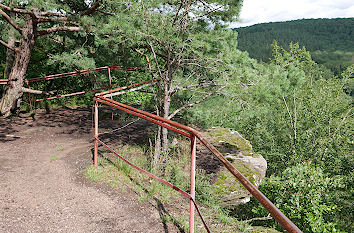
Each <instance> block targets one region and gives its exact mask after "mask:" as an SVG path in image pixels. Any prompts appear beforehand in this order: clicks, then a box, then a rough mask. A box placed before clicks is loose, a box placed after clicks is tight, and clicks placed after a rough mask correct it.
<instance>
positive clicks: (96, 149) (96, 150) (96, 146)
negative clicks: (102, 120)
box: [93, 101, 98, 167]
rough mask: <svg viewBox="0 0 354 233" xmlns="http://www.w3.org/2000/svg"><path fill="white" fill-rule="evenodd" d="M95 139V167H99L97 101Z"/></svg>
mask: <svg viewBox="0 0 354 233" xmlns="http://www.w3.org/2000/svg"><path fill="white" fill-rule="evenodd" d="M94 137H95V145H94V146H95V148H94V154H93V163H94V165H95V167H97V153H98V142H97V138H98V102H97V101H95V132H94Z"/></svg>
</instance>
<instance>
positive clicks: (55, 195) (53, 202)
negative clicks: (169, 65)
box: [0, 108, 183, 232]
mask: <svg viewBox="0 0 354 233" xmlns="http://www.w3.org/2000/svg"><path fill="white" fill-rule="evenodd" d="M103 127H104V126H103ZM107 127H108V126H107ZM129 130H130V131H128V132H125V136H127V137H128V139H129V140H131V139H135V140H137V141H139V140H140V141H141V137H142V134H141V132H140V131H144V129H140V131H139V129H137V128H135V129H134V128H130V127H129ZM92 148H93V137H92V112H91V110H90V109H86V108H75V109H74V108H59V109H56V110H53V111H52V112H51V113H50V114H45V113H39V114H37V115H36V116H35V120H34V119H33V118H32V117H30V116H24V117H21V118H19V117H13V118H11V119H0V232H183V230H182V229H181V228H180V227H179V226H175V225H173V224H172V223H164V221H163V219H162V217H160V216H162V215H161V211H162V210H164V208H163V206H159V207H156V206H154V205H151V204H149V203H147V202H142V203H139V202H138V196H137V194H135V193H134V192H133V191H131V190H126V191H124V192H123V191H121V190H120V189H112V188H110V187H109V186H107V185H103V184H99V183H93V182H91V181H89V180H88V179H86V178H85V177H84V174H83V173H82V170H83V169H84V168H85V167H87V166H88V165H90V164H91V163H92Z"/></svg>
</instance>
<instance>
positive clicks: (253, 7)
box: [232, 0, 354, 27]
mask: <svg viewBox="0 0 354 233" xmlns="http://www.w3.org/2000/svg"><path fill="white" fill-rule="evenodd" d="M349 17H354V1H353V0H297V1H294V0H283V1H282V0H244V3H243V7H242V9H241V15H240V19H241V22H237V23H233V24H232V27H244V26H249V25H253V24H257V23H267V22H278V21H287V20H295V19H304V18H306V19H307V18H349Z"/></svg>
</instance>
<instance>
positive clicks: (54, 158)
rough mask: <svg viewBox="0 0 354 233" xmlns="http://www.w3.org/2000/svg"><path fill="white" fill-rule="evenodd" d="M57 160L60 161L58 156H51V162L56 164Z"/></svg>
mask: <svg viewBox="0 0 354 233" xmlns="http://www.w3.org/2000/svg"><path fill="white" fill-rule="evenodd" d="M57 159H58V157H57V155H51V156H50V161H51V162H54V161H55V160H57Z"/></svg>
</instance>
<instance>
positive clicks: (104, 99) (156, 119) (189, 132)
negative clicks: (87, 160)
mask: <svg viewBox="0 0 354 233" xmlns="http://www.w3.org/2000/svg"><path fill="white" fill-rule="evenodd" d="M158 81H159V80H157V79H154V80H150V81H147V82H143V83H137V84H133V85H130V86H126V87H119V88H116V89H113V90H109V91H106V92H103V93H98V94H96V95H95V97H94V101H95V114H94V115H95V117H94V119H95V120H94V121H95V129H94V138H95V141H94V165H95V166H97V154H98V143H100V144H102V145H103V146H104V147H106V148H107V149H108V150H110V151H111V152H112V153H114V154H115V155H117V156H118V157H119V158H121V159H123V160H124V161H125V162H126V163H128V164H129V165H130V166H133V167H134V168H136V169H137V170H139V171H141V172H143V173H145V174H146V175H149V176H150V177H152V178H154V179H156V180H158V181H160V182H162V183H164V184H166V185H167V186H169V187H171V188H173V189H175V190H176V191H178V192H179V193H181V194H182V195H184V196H186V197H188V198H189V199H190V221H189V224H190V232H191V233H193V232H194V214H195V208H196V210H197V212H198V214H199V216H200V217H201V219H202V222H203V224H204V227H205V228H206V230H207V231H208V232H210V231H209V229H208V227H207V225H206V223H205V221H204V219H203V217H202V215H201V214H200V211H199V209H198V207H197V205H196V202H195V169H196V140H197V139H198V140H199V141H200V142H201V143H202V144H203V145H204V146H205V147H206V148H207V149H208V150H209V151H210V152H212V153H213V155H214V156H215V157H217V158H218V160H219V161H220V162H221V163H222V164H223V165H224V166H225V167H226V168H227V169H228V170H229V171H230V172H231V174H233V175H234V176H235V177H236V178H237V180H238V181H239V182H240V183H241V184H242V185H243V186H244V187H245V188H246V189H247V190H248V191H249V192H250V193H251V194H252V196H253V197H255V198H256V199H257V200H258V201H259V202H260V203H261V204H262V205H263V207H264V208H265V209H266V210H267V211H268V212H269V213H270V214H271V215H272V216H273V218H274V219H275V220H276V221H277V222H278V223H279V224H280V225H281V226H283V227H284V229H285V230H287V231H288V232H302V231H301V230H300V229H299V228H298V227H297V226H296V225H295V224H294V223H293V222H292V221H291V220H290V219H288V218H287V217H286V216H285V215H284V214H283V213H282V212H281V211H280V210H279V209H278V208H277V207H276V206H275V205H274V204H273V203H272V202H271V201H270V200H269V199H268V198H267V197H266V196H265V195H264V194H263V193H262V192H260V191H259V190H258V189H257V188H256V187H255V186H254V185H253V184H252V183H251V182H250V181H249V180H248V179H247V178H246V177H245V176H243V175H242V174H241V173H240V172H239V171H238V170H237V169H236V168H235V167H233V166H232V164H231V163H230V162H229V161H228V160H227V159H225V157H224V156H223V155H222V154H221V153H220V152H219V151H218V150H217V149H216V148H215V147H214V146H213V145H212V144H210V143H209V142H208V141H207V140H205V139H204V138H203V136H202V135H201V134H200V133H199V132H198V131H196V130H195V129H193V128H190V127H188V126H185V125H182V124H180V123H177V122H175V121H172V120H168V119H166V118H163V117H160V116H157V115H155V114H152V113H148V112H145V111H142V110H139V109H137V108H134V107H131V106H129V105H125V104H123V103H119V102H117V101H114V100H112V99H109V98H108V97H112V96H113V95H116V94H123V93H126V92H128V91H123V90H127V89H129V88H132V87H138V86H146V85H151V84H153V83H156V82H158ZM98 103H103V104H106V105H109V106H111V107H114V108H117V109H120V110H122V111H124V112H127V113H129V114H131V115H134V116H137V117H139V118H142V119H145V120H147V121H150V122H152V123H154V124H157V125H159V126H162V127H165V128H167V129H169V130H172V131H174V132H176V133H178V134H180V135H183V136H185V137H187V138H190V140H191V181H190V193H189V194H188V193H187V192H185V191H183V190H181V189H179V188H178V187H176V186H174V185H173V184H171V183H169V182H167V181H165V180H163V179H161V178H159V177H157V176H155V175H153V174H151V173H149V172H147V171H145V170H143V169H142V168H139V167H137V166H135V165H134V164H132V163H130V162H129V161H127V160H126V159H124V158H123V157H122V156H120V155H119V154H118V153H117V152H115V151H114V150H112V149H111V148H109V146H107V145H106V144H105V143H103V142H102V141H101V140H100V139H99V132H98V123H99V122H98Z"/></svg>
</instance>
